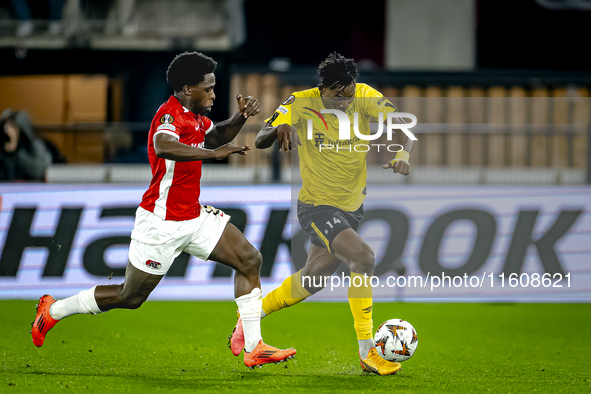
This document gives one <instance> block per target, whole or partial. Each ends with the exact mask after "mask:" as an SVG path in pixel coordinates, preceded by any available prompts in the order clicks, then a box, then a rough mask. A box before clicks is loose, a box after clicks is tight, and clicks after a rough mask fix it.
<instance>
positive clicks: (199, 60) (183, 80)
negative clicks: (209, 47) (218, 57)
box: [166, 52, 217, 92]
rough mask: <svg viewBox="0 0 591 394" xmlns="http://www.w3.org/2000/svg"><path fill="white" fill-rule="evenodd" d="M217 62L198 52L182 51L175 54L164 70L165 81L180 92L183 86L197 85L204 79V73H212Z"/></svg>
mask: <svg viewBox="0 0 591 394" xmlns="http://www.w3.org/2000/svg"><path fill="white" fill-rule="evenodd" d="M216 66H217V62H216V61H215V60H213V59H212V58H210V57H209V56H205V55H204V54H202V53H199V52H184V53H181V54H180V55H177V56H176V57H175V58H174V60H173V61H172V63H170V66H168V70H166V81H167V82H168V85H169V86H170V87H171V88H172V89H173V90H174V91H175V92H180V91H181V90H183V86H185V85H189V86H193V85H197V84H198V83H199V82H202V81H203V80H205V74H209V73H212V72H213V70H215V67H216Z"/></svg>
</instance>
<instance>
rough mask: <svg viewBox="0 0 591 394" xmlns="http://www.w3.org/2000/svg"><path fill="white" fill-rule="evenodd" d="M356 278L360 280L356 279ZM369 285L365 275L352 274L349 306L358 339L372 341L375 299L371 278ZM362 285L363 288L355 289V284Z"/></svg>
mask: <svg viewBox="0 0 591 394" xmlns="http://www.w3.org/2000/svg"><path fill="white" fill-rule="evenodd" d="M356 277H358V278H360V279H361V280H360V279H355V278H356ZM366 278H367V283H364V281H363V275H360V274H357V273H354V272H351V286H350V287H349V291H348V296H349V306H350V307H351V313H352V314H353V327H355V331H356V332H357V339H359V340H363V339H370V338H372V337H373V334H372V331H373V320H372V313H371V309H372V305H373V297H372V290H371V286H370V284H369V278H370V277H369V276H367V277H366ZM354 283H356V284H359V283H362V285H361V286H359V287H355V286H353V284H354Z"/></svg>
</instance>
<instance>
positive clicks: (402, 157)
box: [390, 150, 410, 167]
mask: <svg viewBox="0 0 591 394" xmlns="http://www.w3.org/2000/svg"><path fill="white" fill-rule="evenodd" d="M408 159H410V153H408V152H407V151H405V150H401V151H398V152H396V157H395V158H394V159H392V160H390V166H392V167H394V163H396V162H397V161H403V162H405V163H406V164H408V165H409V166H410V163H409V162H408Z"/></svg>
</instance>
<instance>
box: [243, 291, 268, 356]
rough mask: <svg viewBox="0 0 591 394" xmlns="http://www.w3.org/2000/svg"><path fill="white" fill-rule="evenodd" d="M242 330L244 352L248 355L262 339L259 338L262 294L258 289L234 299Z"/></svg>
mask: <svg viewBox="0 0 591 394" xmlns="http://www.w3.org/2000/svg"><path fill="white" fill-rule="evenodd" d="M236 303H237V304H238V310H239V311H240V318H241V319H242V328H243V329H244V350H245V351H246V352H247V353H250V352H252V351H253V350H254V348H255V347H256V346H257V344H258V343H259V341H260V340H261V339H263V337H262V336H261V309H262V307H263V292H262V291H261V289H259V288H258V287H255V288H254V289H252V291H251V292H250V294H245V295H243V296H240V297H238V298H236Z"/></svg>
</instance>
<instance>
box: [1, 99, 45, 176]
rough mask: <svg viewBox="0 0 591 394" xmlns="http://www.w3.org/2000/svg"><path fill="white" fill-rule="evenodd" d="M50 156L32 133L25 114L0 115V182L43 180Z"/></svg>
mask: <svg viewBox="0 0 591 394" xmlns="http://www.w3.org/2000/svg"><path fill="white" fill-rule="evenodd" d="M51 163H52V157H51V153H50V152H49V150H48V149H47V147H46V146H45V144H44V143H43V141H41V140H40V139H38V138H35V136H34V134H33V126H32V124H31V119H30V118H29V115H27V113H26V112H23V111H20V112H13V111H11V110H10V109H7V110H5V111H4V112H2V115H0V181H13V180H27V181H43V180H44V178H45V170H46V169H47V167H48V166H49V165H50V164H51Z"/></svg>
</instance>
